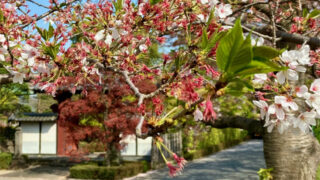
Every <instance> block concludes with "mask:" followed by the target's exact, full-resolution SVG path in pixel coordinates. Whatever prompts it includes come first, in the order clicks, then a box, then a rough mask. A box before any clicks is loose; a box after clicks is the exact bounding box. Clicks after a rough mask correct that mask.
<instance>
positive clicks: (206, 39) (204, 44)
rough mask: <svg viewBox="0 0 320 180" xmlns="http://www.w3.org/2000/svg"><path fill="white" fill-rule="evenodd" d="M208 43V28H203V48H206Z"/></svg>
mask: <svg viewBox="0 0 320 180" xmlns="http://www.w3.org/2000/svg"><path fill="white" fill-rule="evenodd" d="M207 45H208V34H207V28H203V29H202V40H201V48H202V49H205V48H206V47H207Z"/></svg>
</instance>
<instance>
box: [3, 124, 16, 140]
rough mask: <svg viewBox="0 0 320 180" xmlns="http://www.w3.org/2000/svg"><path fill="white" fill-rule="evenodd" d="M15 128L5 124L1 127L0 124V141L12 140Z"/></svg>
mask: <svg viewBox="0 0 320 180" xmlns="http://www.w3.org/2000/svg"><path fill="white" fill-rule="evenodd" d="M15 132H16V130H15V128H13V127H10V126H6V127H1V126H0V142H6V140H14V134H15Z"/></svg>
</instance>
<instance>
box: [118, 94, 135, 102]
mask: <svg viewBox="0 0 320 180" xmlns="http://www.w3.org/2000/svg"><path fill="white" fill-rule="evenodd" d="M136 100H137V98H136V96H134V95H128V96H123V97H122V100H121V101H122V102H130V103H132V102H134V101H136Z"/></svg>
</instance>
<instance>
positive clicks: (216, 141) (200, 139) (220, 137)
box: [182, 127, 248, 160]
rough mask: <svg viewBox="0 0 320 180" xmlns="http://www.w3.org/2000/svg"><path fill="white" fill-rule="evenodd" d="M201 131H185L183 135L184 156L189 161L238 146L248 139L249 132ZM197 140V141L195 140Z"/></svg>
mask: <svg viewBox="0 0 320 180" xmlns="http://www.w3.org/2000/svg"><path fill="white" fill-rule="evenodd" d="M199 128H200V129H191V130H189V129H185V131H186V132H184V133H183V135H182V136H183V156H184V157H185V158H186V159H187V160H192V159H196V158H200V157H203V156H206V155H209V154H212V153H214V152H218V151H220V150H222V149H224V148H227V147H230V146H232V145H235V144H238V143H239V142H241V141H243V140H245V139H246V137H247V135H248V133H247V131H244V130H241V129H234V128H226V129H216V128H211V129H209V130H208V131H207V130H203V129H204V128H206V127H199ZM195 139H196V140H195Z"/></svg>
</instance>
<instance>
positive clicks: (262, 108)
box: [253, 100, 268, 119]
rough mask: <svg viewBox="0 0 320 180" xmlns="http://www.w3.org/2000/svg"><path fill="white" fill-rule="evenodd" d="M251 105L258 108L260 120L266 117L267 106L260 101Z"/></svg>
mask: <svg viewBox="0 0 320 180" xmlns="http://www.w3.org/2000/svg"><path fill="white" fill-rule="evenodd" d="M253 104H254V105H256V106H258V107H259V108H260V117H261V119H264V117H265V116H266V114H267V112H268V104H267V103H266V102H265V101H262V100H259V101H253Z"/></svg>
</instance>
